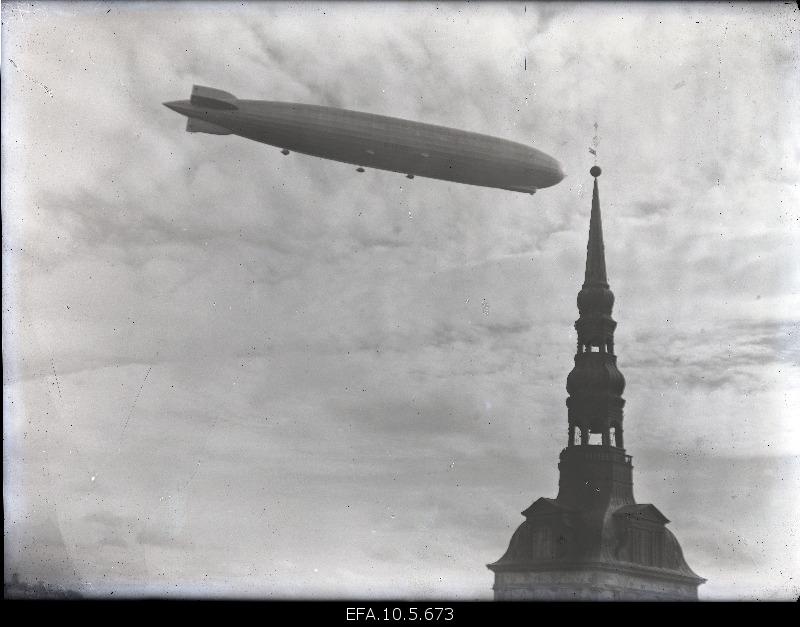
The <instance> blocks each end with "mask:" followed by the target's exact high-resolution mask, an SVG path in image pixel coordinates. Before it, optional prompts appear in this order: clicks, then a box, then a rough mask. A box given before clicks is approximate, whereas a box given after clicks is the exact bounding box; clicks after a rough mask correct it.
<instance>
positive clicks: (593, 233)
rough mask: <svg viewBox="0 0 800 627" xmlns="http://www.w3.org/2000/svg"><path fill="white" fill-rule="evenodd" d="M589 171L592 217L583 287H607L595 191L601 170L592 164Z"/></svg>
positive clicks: (604, 257) (597, 195) (598, 203)
mask: <svg viewBox="0 0 800 627" xmlns="http://www.w3.org/2000/svg"><path fill="white" fill-rule="evenodd" d="M589 173H590V174H591V175H592V176H593V177H594V190H593V191H592V217H591V219H590V221H589V243H588V245H587V246H586V276H585V277H584V283H583V285H584V287H586V286H588V285H599V286H604V287H608V279H607V278H606V255H605V249H604V247H603V221H602V219H601V218H600V195H599V193H598V191H597V177H598V176H600V173H601V170H600V168H598V167H597V166H594V167H593V168H592V169H591V170H589Z"/></svg>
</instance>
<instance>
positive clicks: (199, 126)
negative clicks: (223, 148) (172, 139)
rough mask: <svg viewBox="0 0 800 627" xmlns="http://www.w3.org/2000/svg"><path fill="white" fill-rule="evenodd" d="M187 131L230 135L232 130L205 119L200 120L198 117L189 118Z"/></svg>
mask: <svg viewBox="0 0 800 627" xmlns="http://www.w3.org/2000/svg"><path fill="white" fill-rule="evenodd" d="M186 132H187V133H210V134H211V135H230V134H231V132H230V131H229V130H228V129H227V128H223V127H222V126H217V125H216V124H212V123H211V122H206V121H205V120H198V119H197V118H189V119H188V120H187V121H186Z"/></svg>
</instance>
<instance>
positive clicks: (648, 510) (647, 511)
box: [614, 503, 669, 525]
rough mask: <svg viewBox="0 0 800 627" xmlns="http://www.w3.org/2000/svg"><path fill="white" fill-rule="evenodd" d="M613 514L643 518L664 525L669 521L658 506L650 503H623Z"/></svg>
mask: <svg viewBox="0 0 800 627" xmlns="http://www.w3.org/2000/svg"><path fill="white" fill-rule="evenodd" d="M614 516H625V517H628V518H631V519H634V520H645V521H648V522H654V523H658V524H660V525H666V524H667V523H668V522H669V519H668V518H667V517H666V516H664V514H662V513H661V512H660V511H658V508H657V507H656V506H655V505H653V504H652V503H641V504H637V505H623V506H622V507H620V508H618V509H617V510H616V511H615V512H614Z"/></svg>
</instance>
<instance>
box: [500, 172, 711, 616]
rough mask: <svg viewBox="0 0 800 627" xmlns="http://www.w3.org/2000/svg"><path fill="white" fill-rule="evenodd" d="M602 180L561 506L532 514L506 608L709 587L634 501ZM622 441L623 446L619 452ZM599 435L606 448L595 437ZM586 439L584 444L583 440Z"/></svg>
mask: <svg viewBox="0 0 800 627" xmlns="http://www.w3.org/2000/svg"><path fill="white" fill-rule="evenodd" d="M590 173H591V174H592V176H593V177H594V192H593V194H592V214H591V219H590V223H589V243H588V245H587V247H586V277H585V280H584V283H583V287H582V288H581V291H580V292H579V294H578V311H579V313H580V315H579V317H578V320H577V322H575V329H576V330H577V331H578V351H577V353H576V355H575V367H574V368H573V369H572V372H570V373H569V377H568V378H567V392H568V393H569V398H567V407H568V417H569V418H568V420H569V440H568V442H567V446H566V447H565V448H564V449H563V450H562V451H561V454H560V455H559V463H558V470H559V479H558V496H556V498H554V499H552V498H540V499H537V500H535V501H534V502H533V504H532V505H531V506H530V507H528V508H527V509H526V510H525V511H523V512H522V515H523V516H524V517H525V521H524V522H523V523H522V524H520V526H519V527H518V528H517V530H516V531H515V532H514V534H513V535H512V536H511V541H510V542H509V545H508V550H507V551H506V552H505V554H504V555H503V557H501V558H500V559H499V560H498V561H496V562H494V563H493V564H489V565H488V566H489V568H490V569H491V570H492V571H493V572H494V574H495V580H494V595H495V599H496V600H500V601H506V600H516V599H520V600H573V601H574V600H578V599H585V600H595V601H596V600H626V601H641V600H649V601H653V600H671V601H675V600H683V601H688V600H696V599H697V587H698V586H699V585H700V584H701V583H703V582H704V581H705V579H703V578H702V577H698V576H697V574H696V573H695V572H694V571H692V569H691V568H689V565H688V564H687V563H686V560H685V559H684V558H683V552H682V551H681V547H680V544H679V543H678V540H677V539H676V538H675V536H674V535H673V534H672V532H671V531H670V530H669V529H667V527H666V525H667V523H668V522H669V520H667V518H666V517H665V516H664V515H663V514H662V513H661V512H660V511H659V510H658V509H657V508H656V507H655V506H654V505H652V504H650V503H637V502H636V499H635V498H634V496H633V463H632V459H631V456H630V455H628V454H627V453H626V452H625V449H624V448H623V445H622V407H623V405H624V404H625V401H624V400H623V399H622V392H623V391H624V390H625V379H624V378H623V376H622V374H621V373H620V371H619V370H618V369H617V357H616V355H615V354H614V329H615V328H616V326H617V323H616V322H614V320H613V319H612V318H611V309H612V308H613V306H614V294H613V293H612V292H611V289H610V288H609V286H608V277H607V276H606V263H605V254H604V251H603V226H602V223H601V220H600V194H599V193H598V191H597V178H598V177H599V176H600V168H598V167H597V166H596V165H595V166H594V167H593V168H592V169H591V170H590ZM612 433H613V436H614V437H613V444H612V437H611V436H612ZM594 434H599V435H600V436H601V441H600V443H599V444H598V443H596V442H591V441H590V439H591V438H590V436H591V435H594ZM576 436H578V438H577V440H576Z"/></svg>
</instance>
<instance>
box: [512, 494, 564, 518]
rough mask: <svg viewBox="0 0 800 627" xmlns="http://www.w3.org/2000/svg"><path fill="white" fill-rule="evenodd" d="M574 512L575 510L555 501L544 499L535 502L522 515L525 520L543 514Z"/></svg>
mask: <svg viewBox="0 0 800 627" xmlns="http://www.w3.org/2000/svg"><path fill="white" fill-rule="evenodd" d="M572 511H573V510H572V509H571V508H569V507H566V506H564V505H561V504H560V503H558V502H557V501H556V500H555V499H548V498H544V497H542V498H540V499H537V500H535V501H534V502H533V504H532V505H531V506H530V507H529V508H528V509H526V510H525V511H523V512H522V515H523V516H525V518H530V517H531V516H537V515H541V514H558V513H563V512H572Z"/></svg>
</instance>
